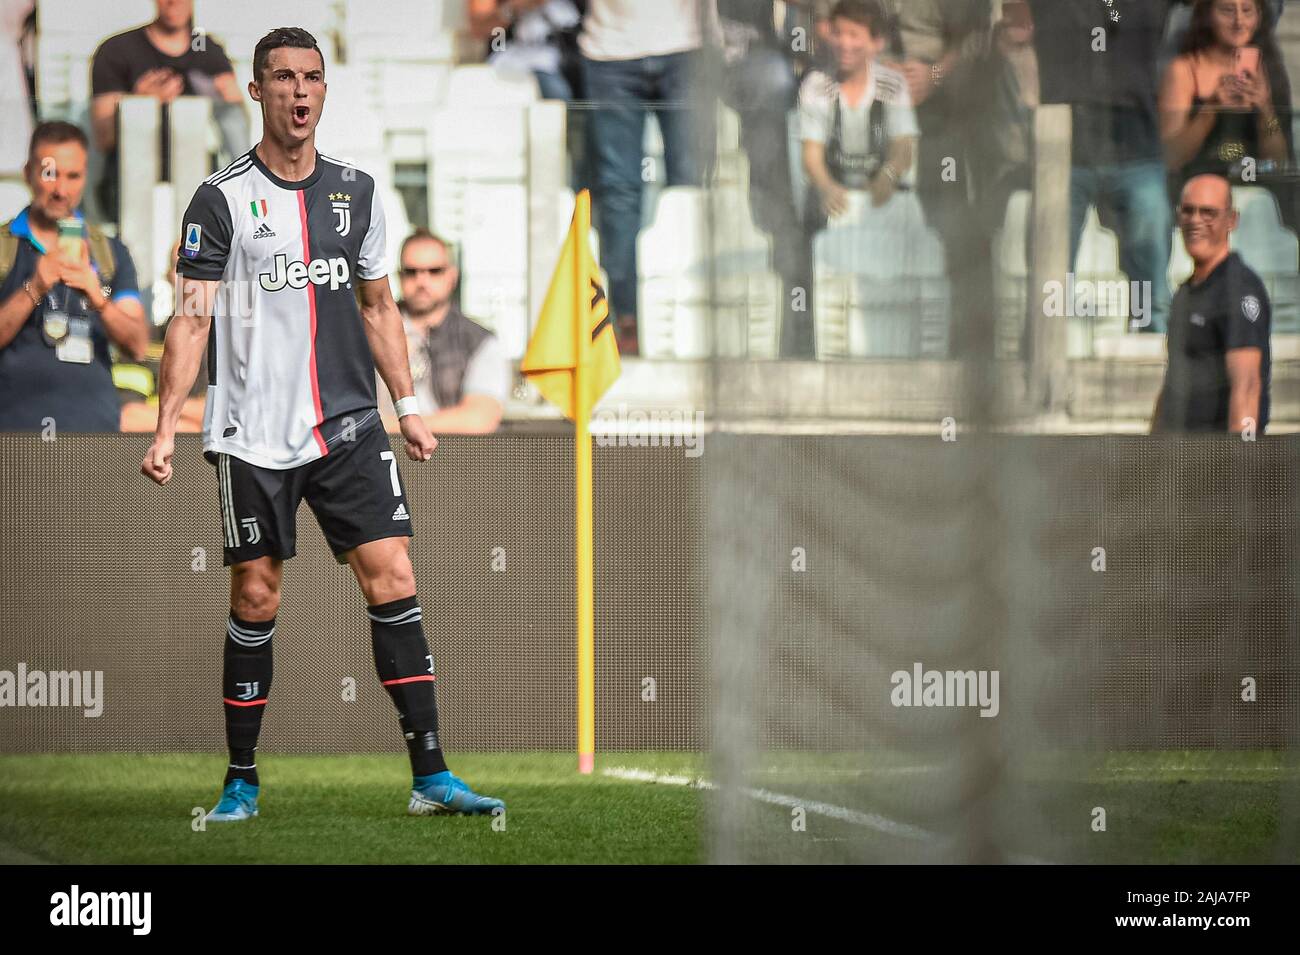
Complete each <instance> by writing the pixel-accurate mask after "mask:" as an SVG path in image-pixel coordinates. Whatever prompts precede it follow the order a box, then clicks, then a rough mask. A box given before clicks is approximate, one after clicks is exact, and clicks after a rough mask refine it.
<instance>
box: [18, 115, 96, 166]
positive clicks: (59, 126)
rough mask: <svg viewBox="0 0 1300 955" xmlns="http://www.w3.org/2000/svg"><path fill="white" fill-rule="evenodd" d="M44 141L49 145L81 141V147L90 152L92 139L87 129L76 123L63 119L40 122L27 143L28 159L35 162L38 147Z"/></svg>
mask: <svg viewBox="0 0 1300 955" xmlns="http://www.w3.org/2000/svg"><path fill="white" fill-rule="evenodd" d="M41 143H44V144H45V145H47V146H61V145H63V144H64V143H81V148H82V149H84V150H85V151H86V152H90V140H89V139H88V138H87V137H86V131H85V130H84V129H82V128H81V127H80V126H78V125H77V124H76V123H65V122H64V121H63V120H61V119H48V120H46V121H45V122H43V123H38V124H37V126H36V128H35V129H34V130H32V138H31V141H30V142H28V144H27V161H28V162H35V160H36V147H37V146H38V145H40V144H41Z"/></svg>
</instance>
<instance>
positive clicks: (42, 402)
mask: <svg viewBox="0 0 1300 955" xmlns="http://www.w3.org/2000/svg"><path fill="white" fill-rule="evenodd" d="M86 147H87V140H86V134H85V133H84V132H82V131H81V129H80V128H79V127H77V126H74V125H72V124H71V123H63V122H46V123H41V124H40V125H39V126H37V127H36V130H35V132H34V133H33V134H32V138H31V142H30V145H29V149H28V158H27V164H26V166H25V167H24V174H25V176H26V179H27V185H28V188H29V189H30V190H31V195H32V201H31V204H30V205H29V206H28V207H27V208H26V209H24V210H23V211H22V212H20V213H19V214H18V215H17V216H16V217H14V219H13V220H12V221H11V222H9V223H7V224H5V225H4V226H3V227H0V431H42V432H45V433H54V432H56V431H117V430H119V425H120V421H121V405H120V402H119V400H118V397H117V390H116V389H115V388H114V387H113V371H112V358H111V356H110V354H109V345H110V344H112V345H116V346H117V347H118V348H119V349H120V350H121V351H122V352H124V353H125V354H127V355H129V356H130V357H132V358H134V359H138V358H141V357H143V356H144V353H145V348H146V346H147V345H148V343H149V326H148V323H147V322H146V321H145V315H144V307H143V305H142V304H141V302H140V293H139V291H138V290H137V289H136V278H135V266H134V265H133V264H132V262H131V256H130V253H128V252H127V250H126V246H124V245H122V243H121V242H119V241H118V240H116V239H110V238H108V237H106V236H104V235H102V234H101V233H100V232H99V231H98V230H97V229H94V228H93V227H92V228H89V229H87V227H86V223H85V222H84V220H82V218H81V214H80V212H79V211H78V207H79V206H80V205H81V196H82V193H83V191H84V190H85V185H86V153H87V149H86Z"/></svg>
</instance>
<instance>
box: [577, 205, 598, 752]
mask: <svg viewBox="0 0 1300 955" xmlns="http://www.w3.org/2000/svg"><path fill="white" fill-rule="evenodd" d="M584 200H585V201H584ZM576 214H577V216H578V229H577V234H578V241H579V242H586V241H588V233H589V231H590V226H591V206H590V199H589V198H588V194H587V193H586V191H585V190H584V191H583V193H582V194H581V195H580V196H579V199H578V203H577V212H576ZM574 251H575V253H577V252H579V250H576V249H575V250H574ZM582 251H585V250H582ZM585 261H586V256H584V255H581V254H575V255H574V256H573V267H574V269H575V271H576V273H577V274H576V275H575V276H574V289H575V291H576V292H577V294H576V295H575V296H574V307H575V308H576V309H577V310H578V314H577V315H575V316H574V319H575V320H574V323H573V327H574V330H575V333H576V334H577V336H578V339H577V343H576V344H577V352H576V357H577V362H576V367H575V368H574V397H575V399H576V400H575V402H574V410H575V412H576V413H575V414H574V416H573V424H574V429H573V430H574V466H573V475H574V482H575V489H574V494H575V505H574V526H575V529H576V532H577V540H576V545H577V546H576V548H575V554H576V557H577V574H576V578H577V583H578V611H577V620H578V772H579V773H583V774H587V773H591V772H592V771H594V770H595V767H596V638H595V630H596V614H595V607H594V597H593V589H594V587H595V582H596V580H595V571H594V562H593V554H592V548H593V544H592V507H591V483H592V480H591V400H590V399H591V374H590V368H589V364H590V355H591V329H590V328H589V327H588V323H587V322H586V321H584V320H583V317H585V316H586V314H587V311H586V309H585V304H586V299H585V296H586V293H587V289H588V288H589V284H590V278H589V277H588V276H587V275H586V270H585V268H584V263H585Z"/></svg>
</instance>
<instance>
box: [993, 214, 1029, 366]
mask: <svg viewBox="0 0 1300 955" xmlns="http://www.w3.org/2000/svg"><path fill="white" fill-rule="evenodd" d="M1032 209H1033V194H1032V193H1031V192H1030V191H1029V190H1027V189H1022V190H1020V191H1018V192H1014V193H1012V194H1011V197H1010V198H1009V199H1008V201H1007V209H1006V214H1005V215H1004V216H1003V218H1002V226H1001V227H1000V228H999V229H998V231H997V232H996V233H995V234H994V237H993V294H994V298H995V300H996V301H997V317H996V319H995V322H996V332H995V334H996V336H997V343H996V346H995V353H996V355H997V357H998V358H1015V357H1016V356H1018V355H1019V354H1020V342H1021V336H1022V335H1023V333H1024V329H1025V320H1026V319H1027V318H1028V314H1029V311H1028V310H1029V298H1028V288H1029V255H1028V249H1027V248H1026V243H1027V241H1028V226H1029V216H1030V214H1031V212H1032Z"/></svg>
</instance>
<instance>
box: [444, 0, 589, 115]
mask: <svg viewBox="0 0 1300 955" xmlns="http://www.w3.org/2000/svg"><path fill="white" fill-rule="evenodd" d="M585 6H586V0H469V29H470V33H471V34H472V35H473V37H474V38H475V39H476V40H482V41H483V42H485V43H487V45H488V56H487V61H488V62H489V63H491V64H492V65H493V66H495V67H497V68H499V69H501V70H503V71H506V72H515V73H532V74H533V76H535V77H536V78H537V85H538V88H539V89H540V90H541V94H542V99H560V100H564V101H565V102H566V103H568V102H572V101H573V100H575V99H582V98H583V95H582V75H581V70H580V68H578V63H577V61H576V59H575V58H574V57H573V56H572V54H573V53H574V52H576V50H575V49H574V47H573V46H572V43H573V42H575V41H576V37H577V34H578V28H579V27H580V26H581V24H582V12H583V8H584V7H585Z"/></svg>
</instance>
